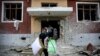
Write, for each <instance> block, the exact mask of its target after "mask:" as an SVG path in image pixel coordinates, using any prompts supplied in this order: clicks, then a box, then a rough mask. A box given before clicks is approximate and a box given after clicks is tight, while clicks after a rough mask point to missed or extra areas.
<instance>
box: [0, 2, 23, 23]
mask: <svg viewBox="0 0 100 56" xmlns="http://www.w3.org/2000/svg"><path fill="white" fill-rule="evenodd" d="M5 4H21V7H20V8H11V7H10V8H7V7H6V8H5ZM10 6H12V5H10ZM16 6H18V5H16ZM7 9H8V10H15V12H16V11H17V10H20V13H21V14H20V15H21V16H20V15H19V16H20V20H18V19H16V18H12V17H14V16H11V12H12V11H9V14H10V17H9V19H11V20H9V19H8V20H5V18H6V17H7V16H6V17H5V14H6V13H7V12H6V11H5V10H7ZM5 12H6V13H5ZM13 13H14V12H13ZM15 14H17V15H15V17H18V12H16V13H15ZM1 15H2V16H1V22H2V23H11V22H14V20H18V21H19V22H23V1H2V14H1ZM13 15H14V14H13Z"/></svg>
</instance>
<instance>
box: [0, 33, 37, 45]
mask: <svg viewBox="0 0 100 56" xmlns="http://www.w3.org/2000/svg"><path fill="white" fill-rule="evenodd" d="M32 36H33V35H32V34H0V45H8V46H27V45H28V44H31V43H32V42H33V41H34V39H35V38H34V36H33V37H32ZM21 37H26V40H21Z"/></svg>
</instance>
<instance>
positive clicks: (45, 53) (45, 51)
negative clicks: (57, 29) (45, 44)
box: [43, 48, 48, 56]
mask: <svg viewBox="0 0 100 56" xmlns="http://www.w3.org/2000/svg"><path fill="white" fill-rule="evenodd" d="M43 52H44V55H45V56H48V51H47V49H46V48H44V49H43Z"/></svg>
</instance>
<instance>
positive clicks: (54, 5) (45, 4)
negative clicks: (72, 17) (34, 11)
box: [42, 3, 57, 7]
mask: <svg viewBox="0 0 100 56" xmlns="http://www.w3.org/2000/svg"><path fill="white" fill-rule="evenodd" d="M56 6H57V3H42V7H56Z"/></svg>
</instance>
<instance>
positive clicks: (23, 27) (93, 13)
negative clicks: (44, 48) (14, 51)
mask: <svg viewBox="0 0 100 56" xmlns="http://www.w3.org/2000/svg"><path fill="white" fill-rule="evenodd" d="M99 21H100V1H99V0H9V1H8V0H0V45H4V46H15V47H16V46H18V47H19V46H20V47H23V46H24V47H25V46H28V45H30V44H32V42H33V41H34V40H35V38H36V37H38V35H39V34H40V32H41V29H42V28H44V27H49V25H50V26H52V27H53V28H55V29H57V38H58V40H57V46H58V48H59V49H58V50H57V51H58V53H61V54H60V55H63V54H65V56H68V55H69V56H73V55H74V54H71V53H75V52H76V51H77V48H76V46H81V47H83V46H87V45H88V44H89V43H91V44H93V45H94V46H98V45H100V25H99V24H100V22H99ZM59 44H61V45H59ZM74 49H75V50H74ZM65 50H67V51H65ZM79 50H81V49H79ZM63 56H64V55H63ZM76 56H78V55H77V54H76Z"/></svg>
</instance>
